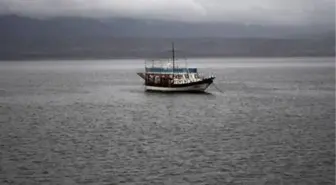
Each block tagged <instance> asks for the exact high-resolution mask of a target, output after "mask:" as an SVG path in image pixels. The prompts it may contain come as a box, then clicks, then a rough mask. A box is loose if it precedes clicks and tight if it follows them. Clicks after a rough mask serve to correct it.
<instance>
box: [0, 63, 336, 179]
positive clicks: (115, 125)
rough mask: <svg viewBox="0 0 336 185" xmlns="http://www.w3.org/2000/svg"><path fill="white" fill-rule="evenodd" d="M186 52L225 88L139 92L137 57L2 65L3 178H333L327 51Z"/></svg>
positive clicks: (0, 126) (331, 76) (0, 128)
mask: <svg viewBox="0 0 336 185" xmlns="http://www.w3.org/2000/svg"><path fill="white" fill-rule="evenodd" d="M193 61H194V60H191V59H190V60H189V67H191V66H193V67H199V68H200V70H201V71H203V72H204V73H205V74H207V73H210V72H213V73H214V74H215V75H216V76H217V78H216V80H215V84H216V85H217V86H218V87H219V88H220V89H222V90H223V91H224V93H221V92H219V91H217V89H216V88H214V87H213V86H212V87H210V88H209V89H208V90H207V91H208V93H207V94H160V93H145V92H144V87H143V86H142V79H140V77H138V76H137V75H136V72H137V71H139V70H142V69H143V64H144V62H143V61H141V60H104V61H103V60H100V61H38V62H37V61H29V62H0V184H144V185H147V184H196V185H197V184H257V185H259V184H272V185H273V184H312V185H313V184H335V122H334V121H335V63H334V58H276V59H197V60H195V62H193Z"/></svg>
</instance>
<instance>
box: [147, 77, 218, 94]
mask: <svg viewBox="0 0 336 185" xmlns="http://www.w3.org/2000/svg"><path fill="white" fill-rule="evenodd" d="M212 82H213V78H209V79H205V80H203V81H200V82H194V83H189V84H175V85H173V86H171V87H162V86H151V85H145V88H146V91H160V92H204V91H205V90H206V89H207V88H208V87H209V86H210V85H211V84H212Z"/></svg>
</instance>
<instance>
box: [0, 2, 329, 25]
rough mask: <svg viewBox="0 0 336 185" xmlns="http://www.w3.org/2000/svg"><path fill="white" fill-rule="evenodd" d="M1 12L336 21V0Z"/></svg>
mask: <svg viewBox="0 0 336 185" xmlns="http://www.w3.org/2000/svg"><path fill="white" fill-rule="evenodd" d="M0 14H19V15H25V16H34V17H59V16H82V17H93V18H101V17H126V18H151V19H152V18H154V19H166V20H182V21H196V22H197V21H216V22H218V21H220V22H228V21H229V22H241V23H247V24H249V23H260V24H294V25H296V24H309V23H323V24H334V22H335V0H0Z"/></svg>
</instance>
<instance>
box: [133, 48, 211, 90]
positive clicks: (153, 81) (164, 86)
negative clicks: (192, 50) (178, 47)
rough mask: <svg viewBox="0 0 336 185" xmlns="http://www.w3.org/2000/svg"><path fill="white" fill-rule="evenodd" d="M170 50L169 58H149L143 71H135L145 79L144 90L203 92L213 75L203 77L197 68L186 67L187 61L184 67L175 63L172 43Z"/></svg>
mask: <svg viewBox="0 0 336 185" xmlns="http://www.w3.org/2000/svg"><path fill="white" fill-rule="evenodd" d="M171 52H172V59H171V60H170V59H168V61H162V60H158V61H156V60H151V63H152V66H149V67H148V62H147V61H145V72H138V73H137V74H138V75H139V76H140V77H141V78H142V79H143V80H144V81H145V82H144V85H145V90H146V91H160V92H204V91H205V90H206V89H207V88H208V87H209V86H210V85H211V84H212V83H213V81H214V79H215V76H214V75H209V76H207V77H205V76H203V75H201V74H200V73H198V69H197V68H188V67H187V63H186V66H185V67H179V66H178V65H177V64H176V59H175V48H174V43H172V50H171ZM158 63H159V65H157V64H158Z"/></svg>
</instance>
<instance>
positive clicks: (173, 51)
mask: <svg viewBox="0 0 336 185" xmlns="http://www.w3.org/2000/svg"><path fill="white" fill-rule="evenodd" d="M172 54H173V79H174V71H175V48H174V42H173V43H172Z"/></svg>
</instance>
